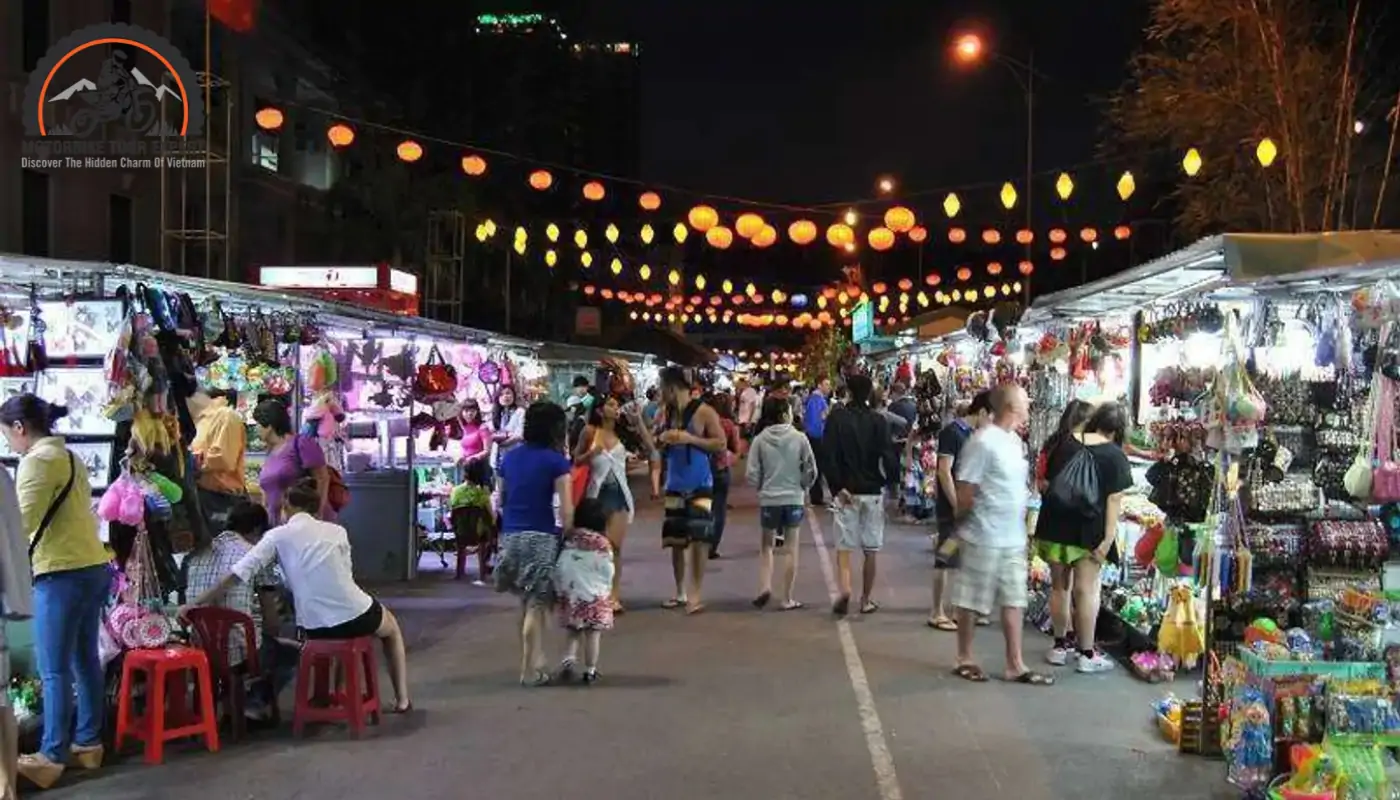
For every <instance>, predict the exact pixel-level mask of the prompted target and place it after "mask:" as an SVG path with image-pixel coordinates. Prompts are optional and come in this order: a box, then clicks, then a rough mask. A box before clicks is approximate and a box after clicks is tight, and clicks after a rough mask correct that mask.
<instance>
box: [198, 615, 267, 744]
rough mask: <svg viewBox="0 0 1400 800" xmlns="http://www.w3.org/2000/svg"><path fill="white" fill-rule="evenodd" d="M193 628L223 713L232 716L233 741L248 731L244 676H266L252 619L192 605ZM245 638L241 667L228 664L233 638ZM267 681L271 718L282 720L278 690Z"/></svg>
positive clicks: (230, 727)
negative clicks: (279, 711)
mask: <svg viewBox="0 0 1400 800" xmlns="http://www.w3.org/2000/svg"><path fill="white" fill-rule="evenodd" d="M188 619H189V623H190V627H191V628H192V629H193V632H194V642H195V644H196V645H198V646H199V648H200V649H201V650H203V651H204V654H205V656H207V657H208V658H209V665H210V667H211V669H212V670H213V673H214V675H213V677H214V684H215V691H216V693H217V696H218V698H219V703H220V705H221V706H222V710H223V713H224V714H226V715H228V717H229V729H230V733H231V734H232V736H233V740H234V741H239V740H241V739H243V738H244V737H245V736H247V734H248V720H247V717H246V716H245V713H244V712H245V711H246V710H247V707H248V689H247V686H246V684H245V681H244V678H245V676H248V677H253V678H266V677H268V676H266V675H264V672H263V668H262V665H261V664H260V662H259V657H258V648H257V636H256V634H255V630H254V625H255V624H256V623H254V622H253V618H252V617H250V616H248V615H247V614H244V613H242V612H239V611H234V610H233V609H230V608H218V607H204V608H192V609H190V610H189V612H188ZM235 636H238V637H241V638H242V640H243V653H244V656H243V663H242V668H241V669H239V668H238V667H237V666H235V665H233V664H230V663H229V650H230V648H231V646H232V642H233V641H234V637H235ZM265 683H266V684H267V687H268V688H267V691H266V700H267V701H268V703H269V705H270V707H271V711H272V721H273V722H274V723H277V722H280V717H279V715H278V712H277V695H276V690H275V689H274V688H272V682H271V680H270V678H269V679H268V680H266V681H265Z"/></svg>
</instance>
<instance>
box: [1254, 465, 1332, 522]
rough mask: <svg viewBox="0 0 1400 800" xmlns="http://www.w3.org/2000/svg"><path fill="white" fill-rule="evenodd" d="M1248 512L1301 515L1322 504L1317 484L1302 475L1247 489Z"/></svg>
mask: <svg viewBox="0 0 1400 800" xmlns="http://www.w3.org/2000/svg"><path fill="white" fill-rule="evenodd" d="M1248 489H1249V510H1250V511H1253V512H1257V513H1260V514H1301V513H1303V512H1305V511H1312V510H1314V509H1316V508H1317V507H1318V506H1320V505H1321V504H1322V497H1321V495H1320V493H1319V492H1318V489H1317V484H1316V483H1313V480H1312V478H1310V477H1307V476H1303V475H1289V476H1287V477H1285V478H1284V479H1283V480H1281V481H1276V482H1274V483H1260V484H1257V485H1253V486H1250V487H1248Z"/></svg>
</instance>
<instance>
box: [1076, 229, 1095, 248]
mask: <svg viewBox="0 0 1400 800" xmlns="http://www.w3.org/2000/svg"><path fill="white" fill-rule="evenodd" d="M1079 238H1081V239H1083V240H1084V242H1085V243H1086V244H1092V243H1093V242H1094V240H1096V239H1098V238H1099V232H1098V231H1096V230H1094V229H1093V228H1085V229H1084V230H1082V231H1080V232H1079Z"/></svg>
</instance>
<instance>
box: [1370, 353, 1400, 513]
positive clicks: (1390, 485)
mask: <svg viewBox="0 0 1400 800" xmlns="http://www.w3.org/2000/svg"><path fill="white" fill-rule="evenodd" d="M1372 380H1373V382H1374V383H1375V384H1378V385H1379V387H1380V388H1379V390H1378V391H1377V392H1375V393H1376V394H1377V395H1378V396H1379V399H1378V400H1377V405H1378V407H1377V409H1376V438H1375V451H1376V469H1375V471H1374V472H1372V473H1371V495H1370V496H1371V499H1373V500H1375V501H1376V502H1377V503H1394V502H1397V501H1400V462H1396V460H1395V388H1394V387H1395V382H1394V381H1392V380H1391V379H1390V378H1387V377H1385V376H1384V375H1380V374H1379V373H1378V374H1376V375H1375V377H1374V378H1373V379H1372Z"/></svg>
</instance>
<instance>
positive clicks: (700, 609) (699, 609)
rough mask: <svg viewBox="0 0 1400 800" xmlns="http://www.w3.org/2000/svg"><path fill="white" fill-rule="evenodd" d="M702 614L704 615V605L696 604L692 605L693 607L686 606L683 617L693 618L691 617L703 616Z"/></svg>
mask: <svg viewBox="0 0 1400 800" xmlns="http://www.w3.org/2000/svg"><path fill="white" fill-rule="evenodd" d="M703 613H705V604H704V603H696V604H695V605H693V606H691V605H688V606H686V607H685V615H686V616H687V617H693V616H695V615H696V614H703Z"/></svg>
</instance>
